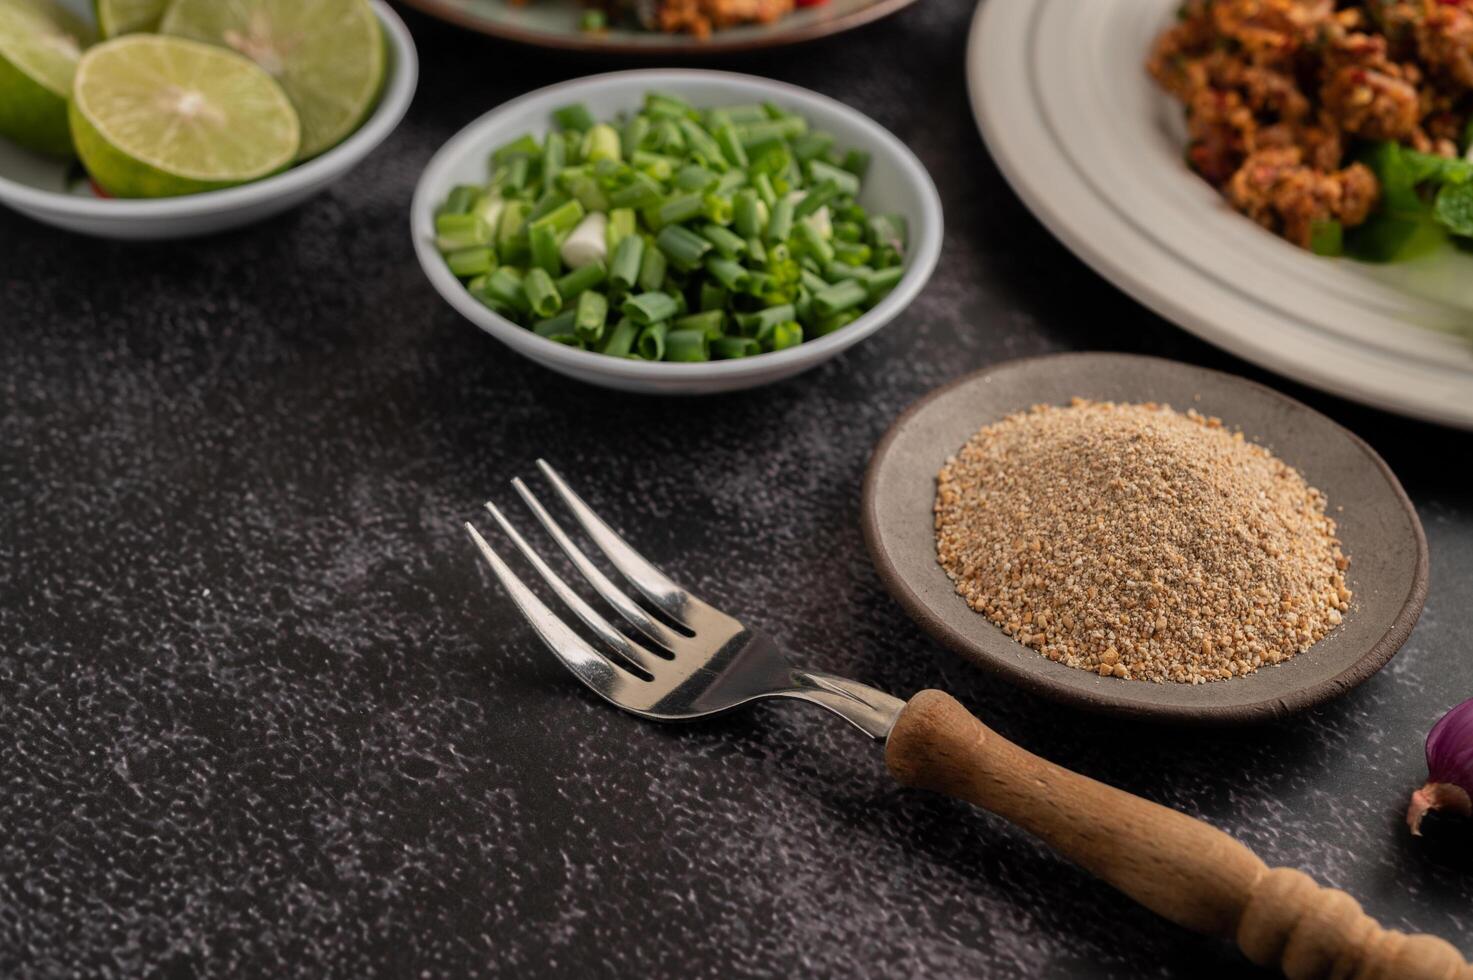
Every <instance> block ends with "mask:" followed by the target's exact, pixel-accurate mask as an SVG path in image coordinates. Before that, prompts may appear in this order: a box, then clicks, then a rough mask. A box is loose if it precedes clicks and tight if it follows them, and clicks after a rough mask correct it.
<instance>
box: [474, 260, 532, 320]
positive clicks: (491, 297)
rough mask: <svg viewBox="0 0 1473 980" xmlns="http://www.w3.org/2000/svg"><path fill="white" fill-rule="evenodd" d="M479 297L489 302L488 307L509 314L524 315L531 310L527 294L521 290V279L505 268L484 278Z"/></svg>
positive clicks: (502, 267)
mask: <svg viewBox="0 0 1473 980" xmlns="http://www.w3.org/2000/svg"><path fill="white" fill-rule="evenodd" d="M481 296H482V298H483V299H484V300H488V301H489V305H490V306H492V307H500V308H502V309H505V310H507V311H509V312H516V313H526V312H528V311H529V310H530V309H531V306H530V304H528V302H527V294H526V293H525V292H524V291H523V289H522V280H521V278H519V277H518V276H517V274H516V273H515V272H513V271H512V270H511V269H508V268H507V267H506V266H501V267H500V268H499V269H497V270H496V271H494V272H492V273H491V275H490V276H488V277H487V278H486V284H485V285H484V286H483V287H481Z"/></svg>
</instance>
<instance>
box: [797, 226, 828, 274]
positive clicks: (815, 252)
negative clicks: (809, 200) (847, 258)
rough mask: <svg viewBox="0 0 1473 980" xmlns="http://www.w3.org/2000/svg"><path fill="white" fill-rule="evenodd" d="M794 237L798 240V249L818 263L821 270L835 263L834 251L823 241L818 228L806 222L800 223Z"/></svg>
mask: <svg viewBox="0 0 1473 980" xmlns="http://www.w3.org/2000/svg"><path fill="white" fill-rule="evenodd" d="M794 237H795V238H797V240H798V247H799V249H800V250H801V251H802V252H803V254H804V255H807V256H811V257H812V258H813V259H815V260H816V261H817V262H818V267H819V268H820V269H822V268H824V267H825V266H827V265H828V264H829V263H830V262H832V261H834V250H833V248H832V246H830V245H829V243H828V242H826V241H824V240H823V235H821V234H820V233H819V231H818V229H817V228H815V227H813V226H812V225H811V224H809V223H808V222H806V221H800V222H798V227H797V230H796V231H795V232H794Z"/></svg>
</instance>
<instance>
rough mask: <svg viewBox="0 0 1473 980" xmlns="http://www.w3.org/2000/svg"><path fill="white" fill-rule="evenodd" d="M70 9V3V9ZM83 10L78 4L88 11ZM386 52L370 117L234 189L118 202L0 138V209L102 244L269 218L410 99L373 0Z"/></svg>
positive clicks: (406, 68) (352, 158)
mask: <svg viewBox="0 0 1473 980" xmlns="http://www.w3.org/2000/svg"><path fill="white" fill-rule="evenodd" d="M72 6H76V4H72ZM91 6H92V5H91V4H90V3H88V4H85V8H86V9H87V10H88V11H89V16H90V8H91ZM373 10H374V13H375V14H377V15H378V19H379V21H380V23H382V24H383V27H384V36H385V37H387V38H388V41H389V48H390V50H391V51H392V52H393V53H392V56H391V59H390V64H389V67H388V71H389V76H388V78H387V79H386V80H385V83H384V91H383V94H382V95H381V96H380V97H379V102H378V105H377V106H376V107H375V108H374V110H373V113H372V115H370V116H369V117H368V119H367V120H365V121H364V123H363V125H362V126H360V127H358V129H357V131H356V132H354V133H353V134H352V135H351V136H349V137H348V138H347V139H345V140H343V142H341V143H339V144H338V145H337V146H335V147H333V148H332V149H331V150H328V151H327V152H326V153H324V154H322V155H321V156H319V157H315V158H314V159H312V160H309V161H307V162H306V163H304V164H301V165H300V166H296V167H292V168H291V169H290V170H287V171H284V172H283V173H280V174H277V175H276V176H274V177H267V178H266V179H265V180H258V181H256V182H255V183H251V184H245V185H242V186H240V187H231V188H229V189H227V190H223V191H210V192H208V193H205V194H190V195H188V196H186V197H164V198H156V199H150V200H121V199H112V198H102V197H98V196H97V195H95V194H94V193H92V191H91V189H90V187H89V185H88V183H87V182H85V181H83V182H81V184H80V185H79V186H77V187H70V186H69V184H72V183H75V179H74V178H75V175H76V173H77V168H76V164H75V163H73V162H69V161H62V160H58V159H57V158H54V157H47V156H42V155H40V154H35V153H31V152H29V151H27V150H23V149H21V148H20V147H18V146H16V145H15V144H13V143H11V142H10V141H9V140H6V139H3V138H0V203H4V204H6V205H8V206H10V207H12V208H14V209H15V210H17V211H19V212H21V213H22V214H25V215H29V216H30V217H32V218H35V219H36V220H37V221H43V222H45V223H46V224H48V225H55V226H56V227H58V228H65V229H67V230H69V231H78V232H81V233H83V234H86V235H99V236H101V237H103V238H123V239H149V240H152V239H165V238H186V237H188V236H191V235H205V234H209V233H211V232H217V231H224V230H225V229H227V228H235V227H238V226H240V225H244V224H249V223H251V222H253V221H260V220H261V219H262V218H269V217H270V216H271V215H273V214H277V213H278V212H281V211H285V210H286V209H287V208H289V207H292V206H293V205H296V204H300V203H301V202H302V201H304V200H306V199H307V198H308V197H311V196H312V195H313V194H316V193H317V192H318V191H320V190H322V189H323V188H325V187H327V185H328V184H331V183H332V182H333V181H335V180H337V179H338V178H340V177H342V176H343V175H344V174H346V173H347V172H348V171H349V170H351V169H353V167H355V166H357V165H358V163H359V162H360V161H362V159H363V158H364V157H366V156H367V155H368V154H369V153H370V152H372V151H373V149H374V147H376V146H378V145H379V144H380V143H382V142H383V140H384V138H385V137H386V136H388V135H389V134H390V133H392V132H393V131H394V127H395V126H397V125H399V120H400V119H402V118H404V112H405V110H406V109H408V108H409V102H410V100H411V99H412V98H413V97H414V88H415V84H416V83H417V81H418V79H419V58H418V56H417V55H416V54H415V50H414V41H413V40H412V39H411V38H410V36H409V29H408V28H407V27H405V26H404V22H403V21H402V20H400V19H399V17H398V15H397V14H395V13H394V12H393V11H392V10H390V9H389V6H388V4H386V3H384V2H382V0H373Z"/></svg>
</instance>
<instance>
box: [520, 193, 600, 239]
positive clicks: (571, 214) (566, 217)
mask: <svg viewBox="0 0 1473 980" xmlns="http://www.w3.org/2000/svg"><path fill="white" fill-rule="evenodd" d="M587 213H588V212H586V211H584V210H583V205H582V204H579V203H578V202H577V201H564V202H563V203H562V204H559V205H558V206H557V207H555V208H553V209H552V210H551V211H548V212H547V213H546V214H544V215H541V216H540V217H538V218H537V219H535V220H533V221H532V222H530V224H529V229H531V228H549V229H551V230H552V231H555V232H558V233H559V234H562V233H564V232H569V231H572V230H573V229H574V228H576V227H577V226H578V222H580V221H582V220H583V216H584V215H585V214H587Z"/></svg>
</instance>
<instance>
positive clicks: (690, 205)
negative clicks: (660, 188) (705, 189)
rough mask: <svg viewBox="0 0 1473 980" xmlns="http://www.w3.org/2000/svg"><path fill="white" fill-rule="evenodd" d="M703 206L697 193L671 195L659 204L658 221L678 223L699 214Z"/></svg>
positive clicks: (661, 223)
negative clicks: (678, 195)
mask: <svg viewBox="0 0 1473 980" xmlns="http://www.w3.org/2000/svg"><path fill="white" fill-rule="evenodd" d="M704 208H705V204H704V202H703V201H702V200H701V195H699V194H685V195H682V196H680V197H672V198H671V199H670V200H668V201H666V202H665V203H664V204H661V205H660V207H659V210H658V212H657V214H658V216H659V217H658V221H659V223H660V225H661V226H662V227H663V226H664V225H678V224H680V223H681V222H683V221H689V220H690V219H692V218H694V217H697V216H699V215H700V214H701V213H702V211H703V210H704Z"/></svg>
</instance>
